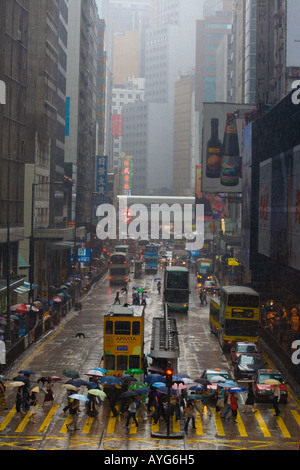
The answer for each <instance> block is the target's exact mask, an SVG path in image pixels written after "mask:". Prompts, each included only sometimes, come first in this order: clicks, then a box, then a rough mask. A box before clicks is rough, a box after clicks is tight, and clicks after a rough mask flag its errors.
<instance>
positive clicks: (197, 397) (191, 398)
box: [187, 394, 203, 400]
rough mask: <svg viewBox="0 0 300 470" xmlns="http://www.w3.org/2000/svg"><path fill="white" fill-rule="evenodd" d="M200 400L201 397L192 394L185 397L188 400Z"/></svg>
mask: <svg viewBox="0 0 300 470" xmlns="http://www.w3.org/2000/svg"><path fill="white" fill-rule="evenodd" d="M202 398H203V397H202V396H201V395H194V394H191V395H188V396H187V399H188V400H202Z"/></svg>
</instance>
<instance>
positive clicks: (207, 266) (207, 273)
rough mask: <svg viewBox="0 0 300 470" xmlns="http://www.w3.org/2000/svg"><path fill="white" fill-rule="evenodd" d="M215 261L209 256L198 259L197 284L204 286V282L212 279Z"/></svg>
mask: <svg viewBox="0 0 300 470" xmlns="http://www.w3.org/2000/svg"><path fill="white" fill-rule="evenodd" d="M212 275H213V261H212V259H208V258H199V259H198V260H197V285H198V286H199V287H202V286H203V284H204V282H205V281H207V280H208V279H212Z"/></svg>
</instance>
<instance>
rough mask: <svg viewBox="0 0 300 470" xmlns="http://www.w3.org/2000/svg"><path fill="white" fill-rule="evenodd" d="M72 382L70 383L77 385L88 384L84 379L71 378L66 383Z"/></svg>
mask: <svg viewBox="0 0 300 470" xmlns="http://www.w3.org/2000/svg"><path fill="white" fill-rule="evenodd" d="M67 384H70V385H75V387H78V388H79V387H82V386H83V385H88V382H87V381H86V380H83V379H70V380H68V381H67V382H66V383H65V385H67Z"/></svg>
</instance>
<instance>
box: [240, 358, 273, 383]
mask: <svg viewBox="0 0 300 470" xmlns="http://www.w3.org/2000/svg"><path fill="white" fill-rule="evenodd" d="M265 366H266V363H265V362H264V361H263V359H262V357H261V355H260V354H240V355H239V357H238V358H237V360H236V361H235V363H234V376H235V378H236V380H239V379H252V377H253V376H254V374H255V373H256V372H257V371H258V370H259V369H263V368H264V367H265Z"/></svg>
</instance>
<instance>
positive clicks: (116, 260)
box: [110, 255, 125, 264]
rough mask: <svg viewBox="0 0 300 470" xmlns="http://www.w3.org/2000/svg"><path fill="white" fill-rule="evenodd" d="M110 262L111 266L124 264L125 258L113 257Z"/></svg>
mask: <svg viewBox="0 0 300 470" xmlns="http://www.w3.org/2000/svg"><path fill="white" fill-rule="evenodd" d="M110 261H111V263H112V264H124V261H125V257H124V256H123V255H113V256H112V257H111V258H110Z"/></svg>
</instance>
